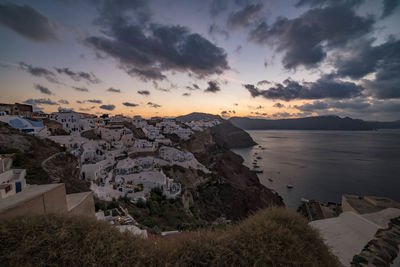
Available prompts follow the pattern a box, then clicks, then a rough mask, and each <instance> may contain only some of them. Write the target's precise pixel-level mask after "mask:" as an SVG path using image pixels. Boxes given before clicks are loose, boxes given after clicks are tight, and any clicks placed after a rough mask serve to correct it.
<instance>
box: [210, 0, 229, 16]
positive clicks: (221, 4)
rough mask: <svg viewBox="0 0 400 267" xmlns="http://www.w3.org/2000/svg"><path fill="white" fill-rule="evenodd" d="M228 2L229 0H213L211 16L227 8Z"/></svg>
mask: <svg viewBox="0 0 400 267" xmlns="http://www.w3.org/2000/svg"><path fill="white" fill-rule="evenodd" d="M227 3H228V1H226V0H212V1H211V2H210V15H211V17H216V16H217V15H219V14H220V13H221V12H223V11H224V10H226V9H227Z"/></svg>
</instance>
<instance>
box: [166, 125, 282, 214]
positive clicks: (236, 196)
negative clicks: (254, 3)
mask: <svg viewBox="0 0 400 267" xmlns="http://www.w3.org/2000/svg"><path fill="white" fill-rule="evenodd" d="M229 125H231V124H230V123H228V122H226V124H221V125H218V126H216V127H213V128H210V129H207V130H205V131H203V132H196V133H195V134H194V135H193V136H192V137H191V138H190V139H189V140H188V141H186V142H184V143H181V147H182V148H183V149H184V150H187V151H190V152H192V153H193V154H194V155H195V156H196V158H197V159H198V160H199V161H200V162H201V163H202V164H203V165H204V166H206V167H207V168H208V169H210V170H211V171H212V173H211V174H204V173H201V174H200V175H199V177H198V178H197V179H194V180H196V181H201V183H197V184H196V186H193V185H191V184H187V183H186V184H185V187H184V188H185V190H186V191H185V193H184V195H185V196H186V198H188V199H191V201H190V203H189V206H191V208H192V210H195V211H197V213H198V214H199V215H200V217H202V218H203V219H205V220H207V221H212V220H215V219H217V218H219V217H226V218H228V219H232V220H239V219H241V218H245V217H247V216H248V215H249V214H251V213H252V212H254V211H257V210H259V209H263V208H266V207H270V206H284V203H283V201H282V198H281V197H280V196H279V195H277V194H276V193H274V192H273V191H272V190H270V189H268V188H266V187H265V186H263V185H262V184H261V183H260V181H259V179H258V177H257V175H256V174H255V173H254V172H252V171H250V169H249V168H247V167H246V166H244V165H243V164H242V163H243V159H242V158H241V157H240V156H238V155H236V154H235V153H233V152H232V151H230V150H229V148H230V147H231V145H232V143H230V142H231V141H230V139H231V138H230V137H226V138H224V136H226V134H229V129H230V128H231V129H233V130H234V129H235V128H236V127H234V126H232V127H230V126H229ZM236 129H237V128H236ZM238 132H240V133H242V132H244V131H243V130H239V131H238ZM244 133H245V132H244ZM246 134H247V133H246ZM236 138H237V137H234V138H233V137H232V140H235V141H237V139H236ZM246 140H247V137H246ZM250 140H251V141H252V139H251V138H250ZM253 142H254V141H253ZM253 142H250V144H251V145H253ZM244 144H245V142H243V143H241V145H244ZM234 145H236V146H235V147H237V145H238V143H237V142H234ZM168 174H169V175H172V176H173V177H175V178H177V177H179V175H176V173H173V172H172V173H168ZM178 180H179V178H178Z"/></svg>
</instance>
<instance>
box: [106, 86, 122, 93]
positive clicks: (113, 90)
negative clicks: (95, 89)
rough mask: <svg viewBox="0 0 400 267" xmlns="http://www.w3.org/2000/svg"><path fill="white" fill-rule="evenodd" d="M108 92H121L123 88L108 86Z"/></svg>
mask: <svg viewBox="0 0 400 267" xmlns="http://www.w3.org/2000/svg"><path fill="white" fill-rule="evenodd" d="M107 92H111V93H121V89H115V88H112V87H110V88H108V89H107Z"/></svg>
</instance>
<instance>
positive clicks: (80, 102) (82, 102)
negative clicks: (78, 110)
mask: <svg viewBox="0 0 400 267" xmlns="http://www.w3.org/2000/svg"><path fill="white" fill-rule="evenodd" d="M76 103H78V104H84V103H86V101H81V100H76Z"/></svg>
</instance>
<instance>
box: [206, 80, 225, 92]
mask: <svg viewBox="0 0 400 267" xmlns="http://www.w3.org/2000/svg"><path fill="white" fill-rule="evenodd" d="M218 91H221V88H220V87H219V84H218V82H217V81H209V82H208V87H207V89H206V90H204V92H211V93H216V92H218Z"/></svg>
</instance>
